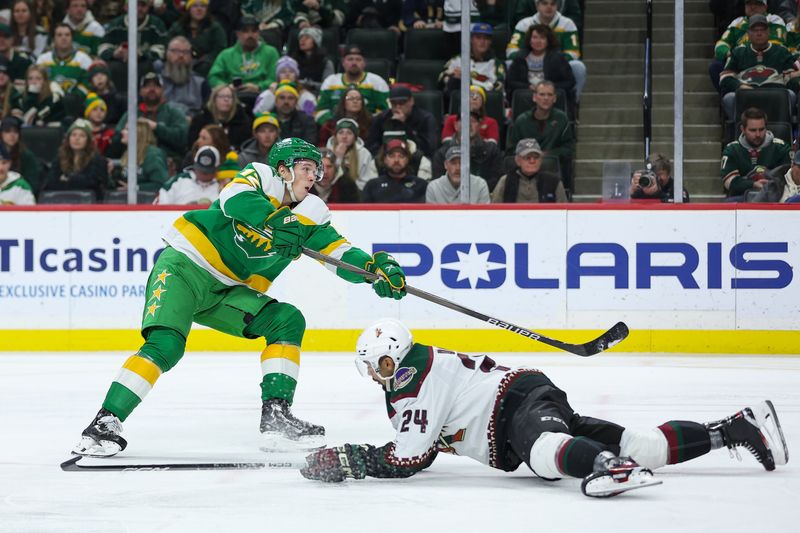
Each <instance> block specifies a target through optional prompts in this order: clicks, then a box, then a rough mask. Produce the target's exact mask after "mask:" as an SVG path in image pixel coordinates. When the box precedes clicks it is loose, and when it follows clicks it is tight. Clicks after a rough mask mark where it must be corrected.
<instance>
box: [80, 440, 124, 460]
mask: <svg viewBox="0 0 800 533" xmlns="http://www.w3.org/2000/svg"><path fill="white" fill-rule="evenodd" d="M121 451H122V448H121V447H120V446H119V444H117V443H116V442H112V441H109V440H101V441H100V442H97V441H96V440H94V439H93V438H91V437H81V440H80V442H78V444H76V445H75V447H74V448H72V453H73V454H75V455H82V456H84V457H100V458H102V457H111V456H113V455H117V454H118V453H119V452H121Z"/></svg>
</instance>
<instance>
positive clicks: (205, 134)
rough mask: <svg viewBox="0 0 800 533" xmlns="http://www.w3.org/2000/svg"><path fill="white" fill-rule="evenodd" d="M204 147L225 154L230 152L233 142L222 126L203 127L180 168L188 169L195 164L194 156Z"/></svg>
mask: <svg viewBox="0 0 800 533" xmlns="http://www.w3.org/2000/svg"><path fill="white" fill-rule="evenodd" d="M203 146H213V147H214V148H216V149H217V152H219V153H221V154H224V153H227V152H230V150H231V141H230V139H228V134H227V133H225V129H223V127H222V126H219V125H217V124H209V125H207V126H203V127H202V128H200V131H199V132H198V134H197V138H196V139H195V141H194V142H193V143H192V147H191V148H190V149H189V151H188V152H186V156H185V157H184V158H183V161H182V163H181V166H180V168H186V167H188V166H189V165H191V164H192V163H194V156H196V155H197V151H198V150H199V149H200V148H202V147H203ZM226 157H227V156H226ZM237 157H238V156H237Z"/></svg>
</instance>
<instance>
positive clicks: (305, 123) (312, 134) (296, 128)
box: [278, 110, 319, 145]
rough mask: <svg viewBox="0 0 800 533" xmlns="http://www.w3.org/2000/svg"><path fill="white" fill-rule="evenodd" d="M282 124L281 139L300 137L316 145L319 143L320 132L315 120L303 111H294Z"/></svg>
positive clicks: (281, 121)
mask: <svg viewBox="0 0 800 533" xmlns="http://www.w3.org/2000/svg"><path fill="white" fill-rule="evenodd" d="M278 120H279V122H280V123H281V138H282V139H286V138H288V137H299V138H301V139H303V140H304V141H308V142H310V143H311V144H314V145H316V144H317V142H318V141H319V131H318V130H317V123H316V122H314V119H313V118H311V117H309V116H308V115H306V114H305V113H303V112H302V111H297V110H294V111H292V114H291V115H290V116H289V118H288V119H286V120H280V119H278Z"/></svg>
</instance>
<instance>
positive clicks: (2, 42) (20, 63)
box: [0, 20, 33, 87]
mask: <svg viewBox="0 0 800 533" xmlns="http://www.w3.org/2000/svg"><path fill="white" fill-rule="evenodd" d="M11 35H12V34H11V28H9V27H8V25H6V24H5V23H4V22H3V21H2V20H0V58H3V59H6V60H7V62H8V63H7V65H6V67H7V73H8V75H9V76H11V79H12V80H13V81H14V82H15V83H18V84H19V85H20V87H21V86H22V81H23V80H24V79H25V72H26V71H27V70H28V67H29V66H31V64H32V63H33V62H32V61H31V58H30V57H29V56H28V54H27V52H23V51H21V50H17V49H16V48H14V45H13V43H14V41H13V39H12V37H11Z"/></svg>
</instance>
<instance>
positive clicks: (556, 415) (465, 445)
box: [300, 319, 789, 498]
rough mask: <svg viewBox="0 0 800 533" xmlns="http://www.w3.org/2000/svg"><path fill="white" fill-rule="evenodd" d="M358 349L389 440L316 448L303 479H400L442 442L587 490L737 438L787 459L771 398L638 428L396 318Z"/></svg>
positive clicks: (611, 489) (628, 484) (641, 477)
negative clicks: (382, 403)
mask: <svg viewBox="0 0 800 533" xmlns="http://www.w3.org/2000/svg"><path fill="white" fill-rule="evenodd" d="M356 351H357V353H358V355H357V356H356V366H357V367H358V369H359V371H360V372H361V374H362V375H364V376H369V377H371V378H372V379H373V380H374V381H376V382H377V383H379V384H380V385H381V386H382V387H383V389H384V390H385V391H386V409H387V411H388V415H389V418H390V419H391V422H392V426H394V429H395V431H396V432H397V433H396V436H395V439H394V441H392V442H389V443H388V444H386V445H384V446H382V447H376V446H372V445H368V444H345V445H343V446H338V447H335V448H327V449H324V450H319V451H317V452H314V453H313V454H311V455H309V456H308V457H307V458H306V467H305V468H303V469H302V470H301V471H300V472H301V473H302V474H303V476H305V477H306V478H309V479H316V480H320V481H327V482H340V481H344V480H345V479H346V478H353V479H363V478H364V477H365V476H371V477H379V478H405V477H409V476H411V475H413V474H415V473H417V472H419V471H420V470H423V469H424V468H427V467H428V466H430V465H431V463H432V462H433V461H434V459H435V458H436V455H437V454H438V453H440V452H442V453H453V454H455V455H465V456H467V457H470V458H472V459H475V460H476V461H480V462H481V463H483V464H486V465H488V466H491V467H493V468H497V469H499V470H504V471H507V472H510V471H513V470H516V469H517V468H518V467H519V466H520V465H521V464H522V463H525V464H526V465H527V466H528V467H529V468H530V469H531V470H532V471H533V472H534V473H535V474H536V475H538V476H539V477H542V478H544V479H549V480H554V479H558V478H562V477H567V476H571V477H578V478H583V483H582V485H581V490H582V491H583V493H584V494H585V495H587V496H592V497H601V498H602V497H608V496H615V495H617V494H619V493H621V492H625V491H627V490H632V489H638V488H643V487H647V486H651V485H657V484H659V483H660V481H657V480H656V479H655V478H654V476H653V473H652V471H651V469H654V468H660V467H662V466H664V465H667V464H674V463H681V462H684V461H688V460H691V459H694V458H696V457H700V456H701V455H705V454H706V453H708V452H709V451H711V450H713V449H716V448H722V447H727V448H729V449H730V450H734V449H735V448H738V447H743V448H745V449H747V450H748V451H750V452H751V453H752V454H753V456H755V458H756V460H757V461H758V462H759V463H761V464H762V465H763V466H764V468H765V469H766V470H774V469H775V466H776V465H785V464H786V463H787V461H788V459H789V452H788V450H787V448H786V441H785V439H784V437H783V431H782V430H781V426H780V423H779V422H778V417H777V414H776V413H775V408H774V407H773V405H772V403H771V402H769V401H765V402H761V403H758V404H754V405H753V406H752V407H745V408H744V409H742V410H741V411H739V412H737V413H735V414H733V415H731V416H729V417H727V418H723V419H721V420H717V421H714V422H708V423H706V424H700V423H697V422H690V421H683V420H671V421H669V422H666V423H664V424H662V425H660V426H658V427H657V428H652V429H649V430H645V431H635V430H631V429H627V428H624V427H622V426H620V425H617V424H614V423H613V422H608V421H605V420H600V419H597V418H592V417H588V416H581V415H579V414H577V413H576V412H575V411H574V410H573V409H572V407H571V406H570V405H569V403H568V402H567V395H566V393H565V392H564V391H562V390H561V389H559V388H558V387H557V386H556V385H554V384H553V382H552V381H550V379H549V378H548V377H547V376H546V375H545V374H544V373H543V372H542V371H540V370H536V369H534V368H510V367H507V366H500V365H498V364H497V363H495V362H494V361H493V360H492V359H491V358H489V357H487V356H485V355H465V354H461V353H456V352H452V351H449V350H443V349H441V348H437V347H435V346H426V345H424V344H419V343H415V342H414V339H413V337H412V335H411V332H410V331H409V330H408V328H406V327H405V326H404V325H403V324H402V323H401V322H399V321H397V320H392V319H384V320H380V321H378V322H376V323H375V324H373V325H371V326H370V327H368V328H367V329H365V330H364V331H363V332H362V333H361V336H360V337H359V338H358V342H357V344H356ZM736 453H737V455H738V451H737V452H736Z"/></svg>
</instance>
